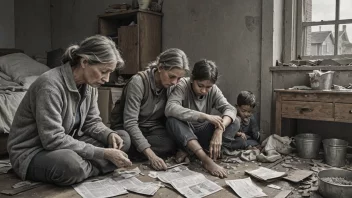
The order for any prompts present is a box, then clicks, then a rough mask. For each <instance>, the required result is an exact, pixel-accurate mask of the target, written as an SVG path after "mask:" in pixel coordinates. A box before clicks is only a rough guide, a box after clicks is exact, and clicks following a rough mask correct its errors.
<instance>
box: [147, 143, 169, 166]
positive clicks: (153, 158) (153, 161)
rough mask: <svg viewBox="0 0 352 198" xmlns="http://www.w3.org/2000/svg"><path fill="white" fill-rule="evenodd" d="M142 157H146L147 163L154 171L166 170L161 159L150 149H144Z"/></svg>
mask: <svg viewBox="0 0 352 198" xmlns="http://www.w3.org/2000/svg"><path fill="white" fill-rule="evenodd" d="M143 153H144V155H145V156H147V157H148V159H149V163H150V165H151V166H152V168H153V169H155V170H166V169H167V166H166V164H165V162H164V160H163V159H161V158H160V157H158V156H157V155H156V154H155V153H154V151H153V150H152V149H151V148H146V149H145V150H144V151H143Z"/></svg>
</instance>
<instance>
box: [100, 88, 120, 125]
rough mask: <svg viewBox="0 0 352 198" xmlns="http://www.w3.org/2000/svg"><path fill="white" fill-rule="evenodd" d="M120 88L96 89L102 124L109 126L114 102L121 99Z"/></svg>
mask: <svg viewBox="0 0 352 198" xmlns="http://www.w3.org/2000/svg"><path fill="white" fill-rule="evenodd" d="M121 94H122V88H117V87H99V89H98V108H99V111H100V117H101V119H102V121H103V123H104V124H105V125H107V126H110V115H111V111H112V109H113V108H114V105H115V102H116V101H117V100H118V99H119V98H120V97H121Z"/></svg>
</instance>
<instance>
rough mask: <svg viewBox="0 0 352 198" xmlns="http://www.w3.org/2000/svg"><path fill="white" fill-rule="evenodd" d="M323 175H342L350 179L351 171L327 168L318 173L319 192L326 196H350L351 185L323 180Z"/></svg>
mask: <svg viewBox="0 0 352 198" xmlns="http://www.w3.org/2000/svg"><path fill="white" fill-rule="evenodd" d="M324 177H343V178H345V179H346V180H349V181H352V172H351V171H346V170H342V169H328V170H323V171H320V172H319V173H318V178H319V193H320V194H321V195H322V196H323V197H326V198H351V197H352V185H338V184H334V183H329V182H325V181H323V180H322V179H321V178H324Z"/></svg>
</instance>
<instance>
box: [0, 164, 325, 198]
mask: <svg viewBox="0 0 352 198" xmlns="http://www.w3.org/2000/svg"><path fill="white" fill-rule="evenodd" d="M0 159H1V158H0ZM141 164H142V163H134V167H137V166H138V167H139V168H140V170H141V171H142V172H143V173H144V174H145V176H142V175H139V176H138V179H140V180H141V181H143V182H147V181H154V182H158V181H157V179H153V178H150V177H149V176H147V175H148V173H149V171H151V170H150V169H146V170H144V169H143V168H142V166H141ZM307 164H308V162H307ZM222 165H223V166H225V165H227V164H222ZM228 165H229V166H231V167H234V171H232V173H231V174H230V175H229V177H228V178H227V179H228V180H232V179H240V178H246V177H248V175H245V174H244V170H253V169H256V168H258V167H259V163H256V162H246V163H243V164H240V165H237V164H231V163H229V164H228ZM260 165H261V166H264V167H265V166H267V165H269V164H265V163H263V164H260ZM308 166H309V165H308ZM143 167H145V166H143ZM189 168H190V169H191V170H194V171H197V172H201V173H203V174H204V175H205V176H206V177H207V178H208V179H210V180H212V181H214V182H215V183H217V184H219V185H220V186H222V187H223V188H224V189H223V190H221V191H219V192H217V193H214V194H212V195H209V196H207V198H208V197H209V198H221V197H237V196H236V194H235V193H234V192H233V190H232V189H231V188H230V187H228V186H226V184H225V179H219V178H217V177H213V176H211V175H209V174H208V173H206V172H204V171H203V169H202V168H201V167H200V165H199V164H198V163H196V162H192V163H191V164H190V165H189ZM272 169H274V170H278V171H284V170H285V169H283V168H282V167H281V164H277V165H276V166H274V167H273V168H272ZM20 181H21V180H20V179H19V178H18V177H17V176H16V175H15V174H14V173H13V172H12V173H8V174H1V175H0V191H2V190H4V189H11V187H12V186H13V185H14V184H16V183H18V182H20ZM253 181H255V180H253ZM255 183H256V184H257V185H258V186H259V187H261V188H262V189H263V191H264V192H265V193H266V194H267V195H268V197H274V196H275V195H277V194H278V193H279V192H280V190H276V189H272V188H269V187H267V183H263V182H258V181H255ZM272 184H275V185H278V186H281V187H283V188H284V189H291V188H294V187H293V186H292V185H291V184H290V183H289V182H287V181H283V180H279V181H276V182H273V183H272ZM3 197H4V198H48V197H50V198H80V197H81V196H80V195H79V194H78V193H76V191H75V190H74V189H73V188H72V187H59V186H55V185H50V184H43V185H41V186H39V187H37V188H34V189H31V190H28V191H26V192H23V193H20V194H17V195H14V196H7V195H3V194H0V198H3ZM119 197H128V198H139V197H145V196H141V195H138V194H135V193H128V194H126V195H123V196H119ZM153 197H156V198H165V197H166V198H182V197H183V196H182V195H181V194H179V193H177V192H176V191H175V190H173V189H169V188H166V187H165V188H160V189H159V190H158V191H157V193H156V194H155V195H154V196H153ZM296 197H300V196H299V195H298V192H297V191H296V194H292V195H290V196H288V198H296ZM311 197H319V196H318V195H313V196H311Z"/></svg>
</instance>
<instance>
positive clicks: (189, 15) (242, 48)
mask: <svg viewBox="0 0 352 198" xmlns="http://www.w3.org/2000/svg"><path fill="white" fill-rule="evenodd" d="M261 5H262V3H261V1H258V0H246V1H243V0H222V1H216V0H193V1H187V0H178V1H164V5H163V12H164V17H163V24H162V34H163V38H162V43H163V49H167V48H171V47H177V48H180V49H183V50H184V51H185V53H186V54H187V55H188V57H189V59H190V64H191V66H192V67H193V64H194V63H195V62H196V61H198V60H200V59H201V58H206V59H210V60H213V61H215V63H216V64H217V65H218V67H219V72H220V80H219V82H218V84H219V86H220V88H221V90H222V92H223V94H224V95H225V97H226V98H227V99H228V101H229V102H230V103H231V104H236V99H237V95H238V93H239V92H240V91H241V90H250V91H252V92H254V94H255V95H256V96H257V101H258V102H259V101H260V58H261V56H260V52H261V25H262V24H261V8H262V7H261ZM268 73H269V72H268ZM269 74H270V73H269ZM259 107H260V104H258V106H257V110H259V109H260V108H259Z"/></svg>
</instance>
